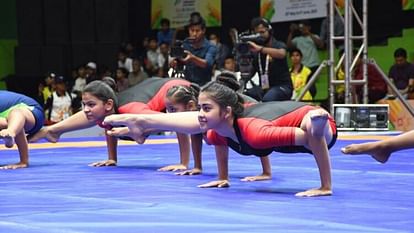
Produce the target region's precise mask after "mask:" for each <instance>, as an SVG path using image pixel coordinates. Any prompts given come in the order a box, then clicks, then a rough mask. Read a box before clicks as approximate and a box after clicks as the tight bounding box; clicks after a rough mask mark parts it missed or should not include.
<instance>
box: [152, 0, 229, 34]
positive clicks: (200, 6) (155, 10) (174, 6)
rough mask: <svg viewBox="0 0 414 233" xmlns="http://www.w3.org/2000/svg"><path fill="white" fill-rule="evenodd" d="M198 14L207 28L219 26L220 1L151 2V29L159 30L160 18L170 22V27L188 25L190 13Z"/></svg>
mask: <svg viewBox="0 0 414 233" xmlns="http://www.w3.org/2000/svg"><path fill="white" fill-rule="evenodd" d="M195 11H197V12H200V14H201V16H202V17H203V18H204V20H205V21H206V25H207V27H219V26H221V0H152V1H151V28H152V29H159V28H160V21H161V19H162V18H167V19H169V20H170V27H171V28H177V27H183V26H185V25H187V24H188V21H189V19H190V14H191V13H192V12H195Z"/></svg>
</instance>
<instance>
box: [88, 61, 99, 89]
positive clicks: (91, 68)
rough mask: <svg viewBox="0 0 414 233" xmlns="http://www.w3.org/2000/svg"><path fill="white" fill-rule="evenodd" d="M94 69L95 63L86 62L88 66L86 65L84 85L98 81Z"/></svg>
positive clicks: (95, 67)
mask: <svg viewBox="0 0 414 233" xmlns="http://www.w3.org/2000/svg"><path fill="white" fill-rule="evenodd" d="M96 69H97V66H96V63H95V62H88V64H86V84H88V83H90V82H92V81H94V80H98V79H99V77H98V75H97V73H96Z"/></svg>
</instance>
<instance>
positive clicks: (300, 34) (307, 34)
mask: <svg viewBox="0 0 414 233" xmlns="http://www.w3.org/2000/svg"><path fill="white" fill-rule="evenodd" d="M311 29H312V28H311V24H310V21H308V20H303V21H301V22H300V23H299V24H298V25H297V24H291V25H290V31H289V34H288V39H287V46H288V48H289V49H292V48H293V47H296V48H298V49H300V51H301V52H302V54H303V57H302V64H303V65H305V66H307V67H308V68H309V69H310V70H311V71H312V73H311V74H310V77H312V75H313V74H314V73H315V71H316V70H317V69H318V67H319V64H320V59H319V53H318V49H321V48H323V41H322V40H321V39H320V38H319V36H318V35H316V34H314V33H312V31H311ZM295 35H297V36H295ZM310 92H311V94H312V96H315V95H316V88H315V86H314V85H312V87H311V88H310Z"/></svg>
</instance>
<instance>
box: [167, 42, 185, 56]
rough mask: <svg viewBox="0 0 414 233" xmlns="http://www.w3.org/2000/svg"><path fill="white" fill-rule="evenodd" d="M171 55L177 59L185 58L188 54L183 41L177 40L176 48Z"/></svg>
mask: <svg viewBox="0 0 414 233" xmlns="http://www.w3.org/2000/svg"><path fill="white" fill-rule="evenodd" d="M170 55H171V57H175V58H185V56H186V54H185V52H184V48H183V41H181V40H177V41H176V42H175V43H174V46H172V47H171V50H170Z"/></svg>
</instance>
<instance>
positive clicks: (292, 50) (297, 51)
mask: <svg viewBox="0 0 414 233" xmlns="http://www.w3.org/2000/svg"><path fill="white" fill-rule="evenodd" d="M294 52H296V53H298V54H299V55H300V57H303V54H302V51H301V50H300V49H298V48H296V47H294V48H292V49H291V50H290V51H289V53H290V56H292V54H293V53H294Z"/></svg>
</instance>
